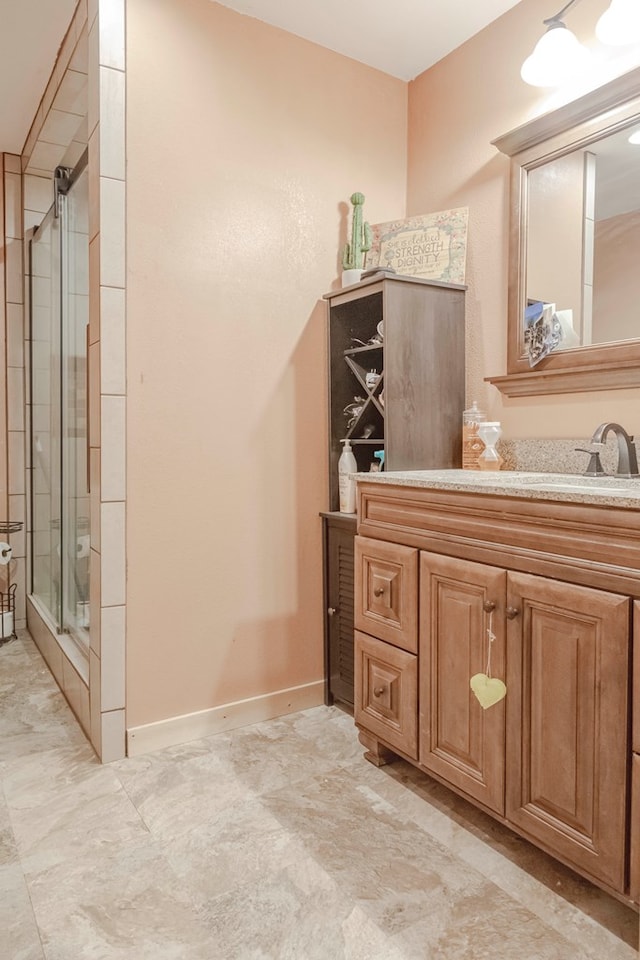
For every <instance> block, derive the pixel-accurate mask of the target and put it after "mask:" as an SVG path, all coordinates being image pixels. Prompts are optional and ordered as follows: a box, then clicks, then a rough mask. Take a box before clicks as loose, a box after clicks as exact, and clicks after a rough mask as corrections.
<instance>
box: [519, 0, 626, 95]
mask: <svg viewBox="0 0 640 960" xmlns="http://www.w3.org/2000/svg"><path fill="white" fill-rule="evenodd" d="M614 2H615V0H614ZM589 62H590V54H589V51H588V50H587V48H586V47H583V45H582V44H581V43H580V42H579V40H578V38H577V37H576V35H575V33H572V32H571V30H568V29H567V28H566V27H565V25H564V23H560V22H557V23H552V24H551V26H550V27H549V29H548V30H547V32H546V33H545V34H543V35H542V37H540V39H539V40H538V42H537V44H536V45H535V48H534V50H533V53H532V54H531V56H530V57H527V59H526V60H525V62H524V63H523V64H522V69H521V71H520V76H521V77H522V79H523V80H524V82H525V83H529V84H531V86H533V87H557V86H559V85H560V84H561V83H564V82H565V81H567V80H571V79H573V78H574V77H576V76H577V75H579V74H580V73H582V72H583V71H584V70H586V68H587V67H588V66H589Z"/></svg>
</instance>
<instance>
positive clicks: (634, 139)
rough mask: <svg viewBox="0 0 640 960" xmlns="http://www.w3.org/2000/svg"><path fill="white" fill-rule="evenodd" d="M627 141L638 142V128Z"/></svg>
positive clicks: (639, 135)
mask: <svg viewBox="0 0 640 960" xmlns="http://www.w3.org/2000/svg"><path fill="white" fill-rule="evenodd" d="M629 143H634V144H640V130H636V131H635V132H634V133H632V134H631V136H630V137H629Z"/></svg>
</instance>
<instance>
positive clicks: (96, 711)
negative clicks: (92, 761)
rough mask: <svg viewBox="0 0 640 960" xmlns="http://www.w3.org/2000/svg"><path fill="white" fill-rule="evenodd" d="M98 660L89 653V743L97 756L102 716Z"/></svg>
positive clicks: (99, 752)
mask: <svg viewBox="0 0 640 960" xmlns="http://www.w3.org/2000/svg"><path fill="white" fill-rule="evenodd" d="M100 666H101V665H100V658H99V657H98V656H97V654H95V653H94V652H93V650H90V651H89V712H90V714H91V743H92V744H93V749H94V750H95V751H96V753H97V754H98V756H100V754H101V752H102V716H101V710H100V707H101V702H100Z"/></svg>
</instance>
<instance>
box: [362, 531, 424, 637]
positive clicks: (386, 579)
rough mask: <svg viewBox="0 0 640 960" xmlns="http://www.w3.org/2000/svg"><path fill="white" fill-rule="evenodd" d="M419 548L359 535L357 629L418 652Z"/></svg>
mask: <svg viewBox="0 0 640 960" xmlns="http://www.w3.org/2000/svg"><path fill="white" fill-rule="evenodd" d="M417 624H418V551H417V550H415V549H414V548H413V547H404V546H401V545H400V544H397V543H387V542H386V541H384V540H372V539H370V538H368V537H356V541H355V626H356V630H364V631H365V632H366V633H369V634H371V635H372V636H374V637H378V638H379V639H380V640H386V641H387V642H388V643H393V644H394V645H395V646H396V647H401V648H402V649H403V650H407V651H409V652H410V653H417V652H418V626H417Z"/></svg>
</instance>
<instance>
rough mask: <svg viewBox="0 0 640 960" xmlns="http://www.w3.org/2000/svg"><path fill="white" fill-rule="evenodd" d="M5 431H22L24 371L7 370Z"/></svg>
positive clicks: (17, 369)
mask: <svg viewBox="0 0 640 960" xmlns="http://www.w3.org/2000/svg"><path fill="white" fill-rule="evenodd" d="M7 429H8V430H24V371H23V369H22V367H8V368H7Z"/></svg>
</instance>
